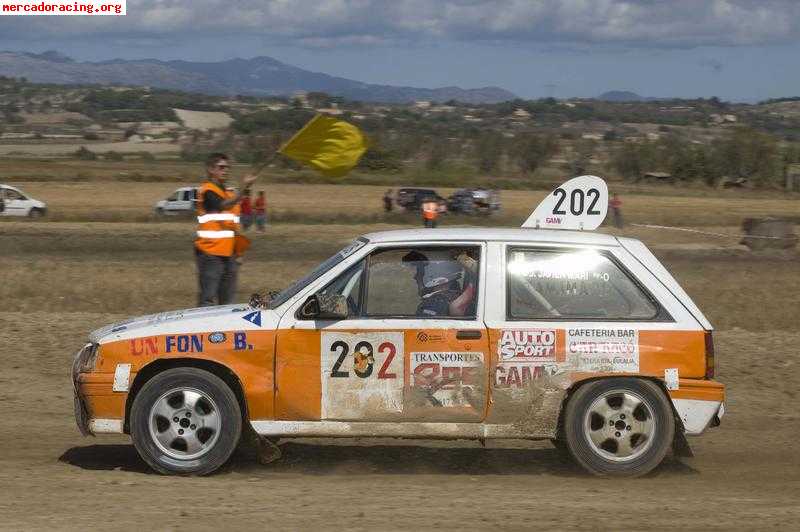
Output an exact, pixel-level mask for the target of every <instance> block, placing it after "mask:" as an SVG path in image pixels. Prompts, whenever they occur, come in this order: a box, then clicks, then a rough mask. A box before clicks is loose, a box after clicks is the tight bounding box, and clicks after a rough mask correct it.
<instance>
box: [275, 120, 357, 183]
mask: <svg viewBox="0 0 800 532" xmlns="http://www.w3.org/2000/svg"><path fill="white" fill-rule="evenodd" d="M365 151H367V140H366V139H365V138H364V135H363V134H362V133H361V131H360V130H359V129H358V128H357V127H356V126H354V125H353V124H349V123H347V122H345V121H343V120H337V119H335V118H333V117H330V116H325V115H317V116H315V117H314V118H312V119H311V121H309V122H308V124H306V125H305V126H303V129H301V130H300V131H299V132H298V133H297V134H296V135H295V136H294V137H292V138H291V139H290V140H289V142H287V143H286V144H284V145H283V147H282V148H281V149H280V150H278V153H282V154H284V155H286V156H287V157H291V158H292V159H294V160H295V161H300V162H303V163H308V164H310V165H311V166H313V167H314V168H316V169H317V170H319V171H320V172H322V173H323V174H325V175H327V176H332V177H341V176H343V175H345V174H346V173H347V172H349V171H350V170H352V169H353V167H354V166H355V165H356V164H358V160H359V159H360V158H361V156H362V155H364V152H365Z"/></svg>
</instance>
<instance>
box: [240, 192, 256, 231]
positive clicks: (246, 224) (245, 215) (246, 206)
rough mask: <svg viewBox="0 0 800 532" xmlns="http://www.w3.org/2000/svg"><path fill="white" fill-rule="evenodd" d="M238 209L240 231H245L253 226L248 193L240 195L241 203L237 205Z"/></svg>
mask: <svg viewBox="0 0 800 532" xmlns="http://www.w3.org/2000/svg"><path fill="white" fill-rule="evenodd" d="M239 207H240V208H241V210H242V214H241V222H242V230H243V231H247V230H249V229H250V227H251V226H252V225H253V203H252V202H251V201H250V193H249V192H245V193H244V194H242V201H241V202H240V203H239Z"/></svg>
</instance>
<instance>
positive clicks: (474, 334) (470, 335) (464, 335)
mask: <svg viewBox="0 0 800 532" xmlns="http://www.w3.org/2000/svg"><path fill="white" fill-rule="evenodd" d="M481 336H482V333H481V331H476V330H472V331H458V332H457V333H456V339H457V340H479V339H480V337H481Z"/></svg>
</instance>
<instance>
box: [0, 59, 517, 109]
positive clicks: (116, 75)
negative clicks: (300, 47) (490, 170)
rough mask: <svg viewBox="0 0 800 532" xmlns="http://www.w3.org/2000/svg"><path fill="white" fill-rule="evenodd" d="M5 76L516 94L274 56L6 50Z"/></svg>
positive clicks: (195, 86) (480, 96)
mask: <svg viewBox="0 0 800 532" xmlns="http://www.w3.org/2000/svg"><path fill="white" fill-rule="evenodd" d="M0 76H6V77H14V78H21V77H24V78H26V79H28V80H30V81H34V82H38V83H58V84H63V85H73V84H98V85H127V86H131V85H138V86H149V87H158V88H164V89H174V90H180V91H187V92H195V93H201V94H212V95H221V96H230V95H237V94H242V95H248V96H290V95H292V94H293V93H295V92H297V91H307V92H312V91H313V92H325V93H327V94H331V95H334V96H341V97H344V98H347V99H350V100H360V101H368V102H387V103H403V102H412V101H416V100H430V101H434V102H444V101H448V100H457V101H460V102H464V103H473V104H477V103H497V102H502V101H506V100H513V99H514V98H516V96H515V95H514V94H513V93H511V92H509V91H507V90H505V89H501V88H498V87H483V88H477V89H462V88H459V87H440V88H434V89H428V88H419V87H398V86H393V85H378V84H371V83H362V82H360V81H355V80H351V79H347V78H341V77H336V76H331V75H328V74H323V73H320V72H311V71H309V70H304V69H302V68H298V67H295V66H292V65H288V64H286V63H282V62H280V61H278V60H276V59H273V58H271V57H255V58H252V59H231V60H228V61H219V62H214V63H198V62H192V61H159V60H155V59H141V60H132V61H130V60H121V59H115V60H111V61H102V62H97V63H92V62H78V61H74V60H72V59H71V58H69V57H66V56H63V55H61V54H58V53H56V52H45V53H43V54H30V53H20V52H0Z"/></svg>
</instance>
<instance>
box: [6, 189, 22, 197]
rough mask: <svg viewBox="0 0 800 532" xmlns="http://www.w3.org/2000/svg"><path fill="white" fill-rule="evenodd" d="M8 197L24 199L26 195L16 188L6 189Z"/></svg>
mask: <svg viewBox="0 0 800 532" xmlns="http://www.w3.org/2000/svg"><path fill="white" fill-rule="evenodd" d="M6 199H9V200H24V199H25V196H23V195H22V194H20V193H19V192H17V191H16V190H11V189H10V188H9V189H6Z"/></svg>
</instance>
